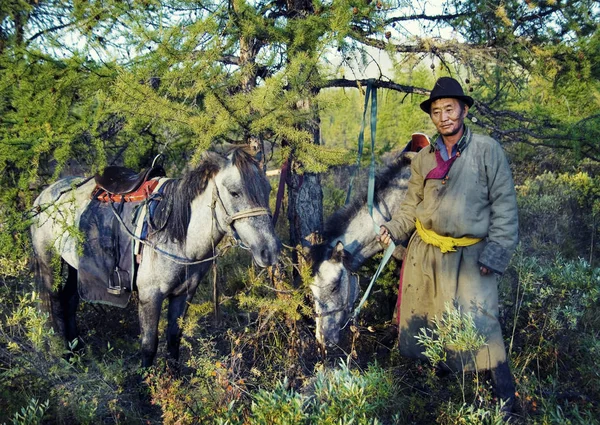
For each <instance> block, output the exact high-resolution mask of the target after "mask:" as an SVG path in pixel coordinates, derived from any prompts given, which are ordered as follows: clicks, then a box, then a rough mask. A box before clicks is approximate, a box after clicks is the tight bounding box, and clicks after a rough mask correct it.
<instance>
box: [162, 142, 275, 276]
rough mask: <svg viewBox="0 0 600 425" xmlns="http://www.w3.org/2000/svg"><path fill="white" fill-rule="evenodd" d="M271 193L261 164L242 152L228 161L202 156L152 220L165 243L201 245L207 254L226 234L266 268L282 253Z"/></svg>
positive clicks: (210, 154) (222, 157)
mask: <svg viewBox="0 0 600 425" xmlns="http://www.w3.org/2000/svg"><path fill="white" fill-rule="evenodd" d="M270 191H271V186H270V184H269V181H268V180H267V177H266V176H265V173H264V172H263V170H262V168H261V166H260V164H259V163H258V161H256V160H255V159H254V156H253V155H252V154H251V153H249V152H247V151H246V150H244V149H243V148H235V149H233V150H232V151H231V152H229V153H228V154H227V155H222V154H219V153H215V152H205V153H204V154H203V158H202V161H201V162H200V163H199V164H198V166H197V167H195V168H194V169H193V170H190V171H189V172H187V173H186V174H185V175H184V176H183V178H182V179H181V180H180V181H179V182H176V181H173V183H172V186H171V187H167V188H165V190H164V197H165V199H167V200H170V202H169V201H167V202H161V205H160V206H159V207H158V208H157V211H156V212H155V218H154V219H155V221H156V222H157V223H165V225H164V230H165V232H164V237H165V238H167V239H170V240H171V241H173V242H177V241H179V242H181V241H187V242H186V243H188V244H189V243H190V242H191V243H194V244H196V245H200V246H201V248H199V249H198V250H204V251H206V248H207V247H208V249H210V248H211V247H210V245H211V243H214V240H215V238H216V237H217V236H218V238H219V239H220V238H221V237H222V236H223V235H224V234H227V233H229V234H231V235H232V236H235V237H236V238H237V239H239V240H240V241H241V243H242V245H243V246H244V247H247V248H248V249H249V250H250V251H251V252H252V256H253V258H254V261H255V262H256V263H257V264H258V265H259V266H261V267H265V266H270V265H273V264H275V263H276V262H277V260H278V258H279V253H280V252H281V242H280V241H279V238H278V237H277V235H276V234H275V229H274V227H273V223H272V221H271V211H270V209H269V192H270ZM209 205H210V207H211V209H210V212H208V213H207V212H206V207H207V206H209ZM192 217H195V218H194V219H193V218H192ZM207 229H212V230H209V231H207ZM213 231H214V233H213V234H212V240H211V236H210V234H211V232H213ZM200 233H203V234H206V235H207V236H208V237H207V238H205V239H206V240H200V238H199V237H198V235H199V234H200Z"/></svg>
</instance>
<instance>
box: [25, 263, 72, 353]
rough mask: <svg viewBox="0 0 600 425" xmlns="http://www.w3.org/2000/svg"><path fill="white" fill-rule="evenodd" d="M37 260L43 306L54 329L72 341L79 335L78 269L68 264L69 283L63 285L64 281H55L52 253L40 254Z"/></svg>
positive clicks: (36, 267)
mask: <svg viewBox="0 0 600 425" xmlns="http://www.w3.org/2000/svg"><path fill="white" fill-rule="evenodd" d="M35 262H36V265H35V274H36V280H37V283H38V285H39V287H40V293H41V294H42V306H43V308H44V309H45V310H46V311H47V312H48V314H49V315H50V320H51V323H52V326H53V328H54V331H55V332H56V333H58V334H59V335H61V336H62V337H63V338H64V339H65V341H67V342H70V341H72V340H73V339H74V338H76V337H77V326H76V325H75V311H76V310H77V305H78V302H79V294H78V293H77V271H76V270H75V269H73V268H72V267H70V266H68V267H69V271H68V278H67V283H66V285H65V286H64V287H63V285H62V282H55V279H54V276H55V275H54V269H53V267H52V265H51V263H52V255H51V254H50V253H47V254H45V255H39V254H38V256H37V258H36V260H35ZM64 264H66V263H64Z"/></svg>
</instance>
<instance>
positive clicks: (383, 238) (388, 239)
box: [377, 226, 392, 247]
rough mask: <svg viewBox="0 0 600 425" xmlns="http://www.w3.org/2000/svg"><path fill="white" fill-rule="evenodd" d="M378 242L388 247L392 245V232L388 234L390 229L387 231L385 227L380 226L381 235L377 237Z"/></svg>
mask: <svg viewBox="0 0 600 425" xmlns="http://www.w3.org/2000/svg"><path fill="white" fill-rule="evenodd" d="M377 240H378V241H379V242H381V244H382V245H384V246H386V247H387V246H388V245H389V244H390V243H392V236H391V235H390V232H388V229H386V228H385V227H383V226H380V227H379V235H377Z"/></svg>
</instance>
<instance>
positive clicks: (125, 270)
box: [77, 179, 168, 307]
mask: <svg viewBox="0 0 600 425" xmlns="http://www.w3.org/2000/svg"><path fill="white" fill-rule="evenodd" d="M166 180H168V179H160V183H159V185H158V186H157V187H156V189H155V192H154V193H161V192H162V188H163V186H162V185H163V183H164V181H166ZM159 202H160V197H154V198H150V199H149V200H148V202H145V201H140V202H119V203H117V202H103V201H101V200H99V199H98V198H97V197H93V198H92V200H91V201H90V203H89V205H88V206H87V208H86V209H85V210H84V211H83V213H82V215H81V219H80V222H79V230H80V231H81V233H82V234H83V235H84V241H83V244H82V245H83V247H82V248H83V249H82V254H81V255H80V258H79V268H78V270H77V271H78V279H79V282H78V288H79V295H80V297H81V299H83V300H85V301H89V302H94V303H101V304H108V305H113V306H117V307H125V306H127V304H128V303H129V298H130V297H131V292H132V291H133V290H134V289H135V285H134V283H135V277H136V276H135V272H136V267H135V261H134V258H135V255H136V254H138V253H140V249H141V244H140V243H139V242H138V241H137V240H138V239H140V240H143V239H145V238H146V236H147V233H148V220H149V217H151V216H152V213H153V211H154V209H155V208H156V206H157V204H158V203H159ZM117 214H118V215H119V217H120V220H119V219H118V218H117V216H116V215H117ZM121 221H122V223H121ZM125 226H126V228H125ZM132 235H135V237H136V239H134V238H133V237H132ZM119 287H120V288H121V290H118V289H117V288H119Z"/></svg>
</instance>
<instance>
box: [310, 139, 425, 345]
mask: <svg viewBox="0 0 600 425" xmlns="http://www.w3.org/2000/svg"><path fill="white" fill-rule="evenodd" d="M428 143H429V142H428V140H427V139H423V138H416V137H413V140H412V142H411V143H409V145H408V146H407V149H405V150H404V151H403V152H402V153H401V154H400V155H398V156H397V157H396V158H395V159H394V160H393V161H392V163H391V164H390V165H389V166H388V167H386V168H385V169H384V170H382V171H381V172H380V173H378V175H377V176H376V180H375V182H376V183H375V199H374V202H373V218H371V216H370V215H369V210H368V206H367V194H366V193H363V194H361V195H360V196H358V197H357V198H355V199H354V201H353V202H351V203H349V204H348V205H346V206H344V207H342V208H341V209H339V210H338V211H336V212H335V213H334V214H333V215H332V216H331V217H330V218H329V219H328V220H327V222H326V224H325V227H324V231H323V235H322V237H323V240H324V241H323V242H322V243H319V244H315V245H313V246H312V247H310V251H309V252H310V254H309V256H310V259H311V262H312V274H313V277H314V279H313V282H312V284H311V285H310V289H311V291H312V294H313V298H314V308H315V322H316V338H317V341H318V342H319V343H320V344H328V343H333V344H337V343H338V341H339V333H340V330H341V328H342V327H343V326H344V324H345V323H346V322H347V320H348V318H349V316H350V314H351V312H352V307H353V305H354V303H355V301H356V299H357V297H358V292H359V290H360V288H359V287H358V278H357V277H356V275H354V274H353V272H355V271H356V270H358V269H359V267H360V266H361V265H362V264H363V263H364V262H365V261H366V260H368V259H369V258H371V257H373V256H374V255H375V254H377V253H378V252H380V251H382V250H383V247H382V246H381V244H380V243H379V242H378V241H377V232H376V230H375V229H379V226H380V225H382V224H383V223H385V222H386V221H389V220H390V219H391V218H392V215H393V214H394V212H395V211H397V210H398V209H399V208H400V205H401V203H402V201H403V199H404V196H405V195H406V191H407V189H408V186H407V185H408V179H409V178H410V161H411V159H412V157H413V156H414V155H415V152H416V151H418V150H420V149H421V148H423V147H424V146H426V145H428ZM373 222H375V225H374V224H373ZM402 249H403V248H402V247H400V249H399V250H400V251H401V250H402ZM400 255H401V254H400Z"/></svg>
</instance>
